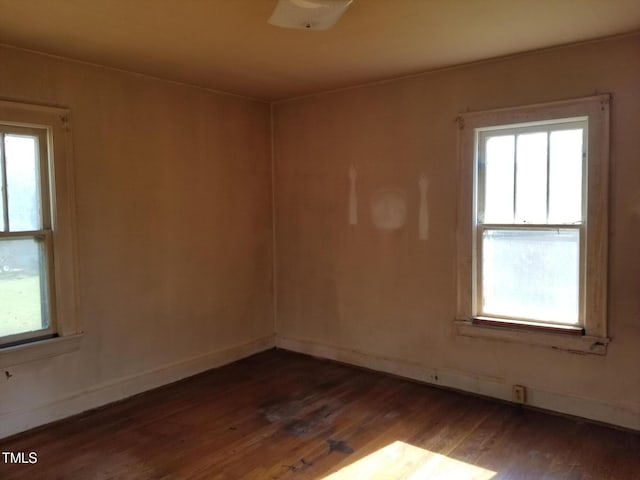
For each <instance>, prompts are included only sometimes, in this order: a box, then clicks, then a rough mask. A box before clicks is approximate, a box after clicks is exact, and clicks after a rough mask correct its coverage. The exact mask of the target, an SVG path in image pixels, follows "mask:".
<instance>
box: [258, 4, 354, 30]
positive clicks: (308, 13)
mask: <svg viewBox="0 0 640 480" xmlns="http://www.w3.org/2000/svg"><path fill="white" fill-rule="evenodd" d="M351 2H353V0H278V4H277V5H276V8H275V10H274V11H273V14H272V15H271V17H270V18H269V20H268V22H269V23H270V24H271V25H275V26H276V27H283V28H300V29H303V30H328V29H330V28H331V27H333V26H334V25H335V24H336V23H337V22H338V20H340V17H341V16H342V15H343V14H344V12H345V11H346V10H347V8H349V5H351Z"/></svg>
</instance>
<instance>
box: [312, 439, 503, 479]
mask: <svg viewBox="0 0 640 480" xmlns="http://www.w3.org/2000/svg"><path fill="white" fill-rule="evenodd" d="M495 474H496V472H493V471H491V470H487V469H485V468H481V467H478V466H476V465H472V464H470V463H465V462H462V461H460V460H456V459H454V458H449V457H447V456H446V455H441V454H439V453H435V452H431V451H429V450H425V449H424V448H420V447H416V446H413V445H410V444H408V443H405V442H401V441H396V442H393V443H391V444H389V445H387V446H386V447H384V448H381V449H380V450H377V451H376V452H374V453H372V454H370V455H367V456H366V457H364V458H361V459H360V460H357V461H356V462H354V463H351V464H349V465H347V466H345V467H344V468H341V469H340V470H338V471H337V472H334V473H332V474H331V475H329V476H327V477H324V479H323V480H353V479H356V478H357V479H358V480H374V479H375V480H391V479H398V478H403V479H407V480H424V479H429V480H490V479H491V478H493V477H494V475H495Z"/></svg>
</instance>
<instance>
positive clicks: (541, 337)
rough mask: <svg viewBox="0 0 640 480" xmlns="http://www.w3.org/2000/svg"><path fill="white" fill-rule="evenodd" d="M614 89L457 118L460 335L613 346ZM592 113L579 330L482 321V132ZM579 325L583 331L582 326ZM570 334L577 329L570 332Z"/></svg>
mask: <svg viewBox="0 0 640 480" xmlns="http://www.w3.org/2000/svg"><path fill="white" fill-rule="evenodd" d="M609 104H610V96H609V95H606V94H605V95H596V96H592V97H586V98H579V99H573V100H564V101H559V102H553V103H544V104H536V105H529V106H524V107H513V108H504V109H497V110H489V111H482V112H471V113H465V114H462V115H460V117H458V125H459V138H458V148H459V150H458V162H459V163H458V166H459V178H460V183H459V194H458V225H457V228H458V230H457V312H456V322H455V325H456V328H457V332H458V334H461V335H466V336H474V337H476V336H477V337H486V338H494V339H498V340H507V341H517V342H525V343H532V344H538V345H544V346H550V347H554V348H562V349H567V350H577V351H581V352H587V353H596V354H604V353H606V348H607V344H608V343H609V339H608V338H607V237H608V228H607V226H608V218H607V217H608V172H609ZM585 118H586V119H587V125H588V126H587V128H588V131H587V133H586V138H587V142H588V143H587V145H588V147H587V159H586V168H585V170H584V171H583V186H584V187H586V191H585V188H583V208H584V209H585V210H584V211H585V215H584V217H583V225H582V226H581V227H580V228H582V229H583V234H582V235H581V246H580V251H581V257H582V258H581V260H580V261H581V280H580V281H581V282H582V290H583V295H582V298H581V305H580V310H581V312H580V318H581V322H582V323H581V325H580V327H581V328H579V329H576V328H575V327H570V326H566V325H563V324H557V325H550V324H549V325H532V324H531V322H524V323H522V322H518V321H517V320H516V319H503V320H501V319H496V320H497V321H495V322H487V323H484V324H483V322H481V321H479V320H481V319H479V312H480V310H479V300H480V299H479V295H478V266H479V258H478V256H479V248H480V243H481V242H479V241H478V235H479V234H481V228H482V227H479V226H478V224H477V222H476V219H475V214H476V199H477V198H478V179H477V174H478V170H477V164H478V157H477V156H478V147H477V145H478V138H479V135H480V132H482V131H484V130H487V129H492V128H496V127H501V126H503V127H505V128H506V127H510V126H514V125H519V124H533V125H535V124H536V123H538V124H541V123H551V122H557V121H560V120H563V121H564V120H568V119H585ZM577 330H579V332H578V331H577ZM567 333H571V334H572V335H567Z"/></svg>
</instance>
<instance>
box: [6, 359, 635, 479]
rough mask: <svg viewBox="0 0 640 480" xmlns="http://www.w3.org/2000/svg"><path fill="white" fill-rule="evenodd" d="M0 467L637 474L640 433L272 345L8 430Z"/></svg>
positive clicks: (179, 475)
mask: <svg viewBox="0 0 640 480" xmlns="http://www.w3.org/2000/svg"><path fill="white" fill-rule="evenodd" d="M0 451H3V452H6V451H12V452H36V453H37V455H38V462H37V463H36V464H33V465H6V464H3V463H2V458H0V478H1V479H2V480H5V479H6V480H9V479H29V480H34V479H36V480H49V479H92V480H94V479H100V480H106V479H136V480H138V479H141V480H142V479H172V480H179V479H207V480H210V479H211V480H215V479H325V478H326V479H327V480H329V479H330V480H337V479H348V480H364V479H369V478H371V479H373V478H376V479H396V478H407V479H414V480H418V479H444V480H458V479H460V480H463V479H484V480H489V479H494V480H498V479H535V480H539V479H570V480H578V479H594V480H606V479H620V480H630V479H640V435H638V434H633V433H628V432H622V431H617V430H614V429H610V428H606V427H602V426H597V425H593V424H589V423H586V422H580V421H576V420H572V419H567V418H563V417H559V416H554V415H550V414H544V413H540V412H533V411H528V410H522V409H519V408H517V407H513V406H509V405H504V404H500V403H496V402H493V401H490V400H484V399H480V398H476V397H472V396H467V395H463V394H458V393H454V392H449V391H445V390H440V389H436V388H432V387H428V386H425V385H419V384H416V383H412V382H408V381H403V380H400V379H397V378H392V377H388V376H384V375H380V374H376V373H372V372H368V371H363V370H359V369H355V368H351V367H347V366H344V365H340V364H336V363H332V362H328V361H322V360H317V359H312V358H309V357H305V356H302V355H297V354H293V353H288V352H284V351H276V350H272V351H269V352H265V353H261V354H259V355H255V356H253V357H251V358H248V359H245V360H242V361H240V362H237V363H235V364H232V365H228V366H226V367H223V368H220V369H217V370H212V371H210V372H207V373H204V374H201V375H199V376H196V377H193V378H191V379H188V380H185V381H182V382H179V383H176V384H173V385H170V386H168V387H164V388H161V389H158V390H155V391H152V392H148V393H145V394H143V395H140V396H137V397H134V398H132V399H129V400H126V401H123V402H120V403H117V404H114V405H110V406H107V407H104V408H101V409H98V410H95V411H92V412H88V413H85V414H82V415H80V416H77V417H74V418H71V419H68V420H64V421H62V422H59V423H56V424H54V425H51V426H48V427H45V428H42V429H39V430H36V431H33V432H30V433H26V434H22V435H20V436H17V437H13V438H11V439H8V440H5V441H4V442H2V441H0Z"/></svg>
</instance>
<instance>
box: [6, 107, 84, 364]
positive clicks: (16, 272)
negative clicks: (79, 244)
mask: <svg viewBox="0 0 640 480" xmlns="http://www.w3.org/2000/svg"><path fill="white" fill-rule="evenodd" d="M68 117H69V112H68V111H67V110H65V109H60V108H53V107H43V106H36V105H25V104H19V103H13V102H2V101H0V366H1V365H7V364H10V363H11V360H10V359H9V360H7V359H8V356H7V355H8V353H7V352H9V353H12V352H15V351H16V346H24V345H26V344H32V343H36V341H37V340H44V339H51V338H57V337H65V336H71V335H73V334H76V333H79V330H80V329H79V326H78V323H77V319H76V315H75V283H76V282H75V251H74V243H75V242H74V229H73V213H74V204H73V170H72V164H71V155H70V138H69V137H70V128H69V122H68ZM37 343H40V342H37ZM45 343H46V342H45ZM54 343H55V342H54ZM55 344H56V345H58V343H55ZM56 348H58V347H56ZM54 350H55V348H54ZM20 357H21V359H22V360H30V359H32V358H31V357H29V356H28V355H27V356H25V355H24V353H23V352H22V350H21V353H20Z"/></svg>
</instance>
